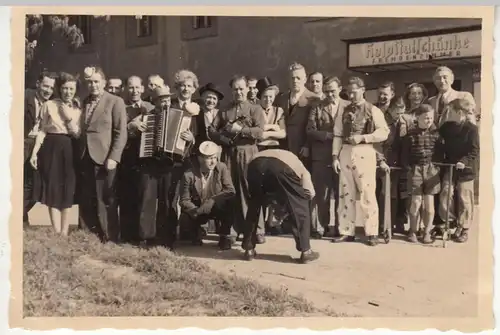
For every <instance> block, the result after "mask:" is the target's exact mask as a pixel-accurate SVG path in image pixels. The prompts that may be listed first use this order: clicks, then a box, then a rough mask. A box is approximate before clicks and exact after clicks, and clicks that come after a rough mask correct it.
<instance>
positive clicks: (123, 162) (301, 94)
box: [23, 63, 479, 263]
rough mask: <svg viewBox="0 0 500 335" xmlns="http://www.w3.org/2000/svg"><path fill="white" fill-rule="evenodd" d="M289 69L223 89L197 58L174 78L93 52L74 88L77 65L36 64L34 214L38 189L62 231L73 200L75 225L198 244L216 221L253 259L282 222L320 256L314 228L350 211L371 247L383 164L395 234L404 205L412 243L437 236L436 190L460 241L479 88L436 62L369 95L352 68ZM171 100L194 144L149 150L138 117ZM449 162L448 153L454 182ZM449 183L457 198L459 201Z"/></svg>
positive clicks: (28, 185)
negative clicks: (124, 73)
mask: <svg viewBox="0 0 500 335" xmlns="http://www.w3.org/2000/svg"><path fill="white" fill-rule="evenodd" d="M288 79H289V89H288V90H286V91H284V92H280V89H279V87H278V86H277V85H275V84H273V82H272V80H271V79H270V78H268V77H265V78H261V79H257V78H252V77H246V76H243V75H237V76H234V77H233V78H232V79H231V80H230V82H229V85H230V87H231V92H232V97H231V99H230V101H229V102H228V103H226V102H225V101H224V100H228V99H227V98H226V97H225V96H224V94H223V92H222V90H220V89H219V88H218V87H217V85H215V84H214V83H207V84H205V85H204V86H202V87H199V81H198V77H197V76H196V74H194V73H193V72H192V71H189V70H180V71H178V72H177V73H176V74H175V78H174V83H173V85H172V87H173V90H172V91H171V90H170V87H169V86H168V85H167V84H166V83H165V82H164V80H163V79H162V78H161V76H159V75H151V76H149V77H148V79H147V81H148V82H147V85H144V83H143V80H142V79H141V78H140V77H139V76H131V77H129V78H127V79H126V80H122V79H120V78H117V77H110V78H106V76H105V74H104V72H103V71H102V69H100V68H99V67H96V66H89V67H87V68H85V69H84V71H83V81H84V82H85V84H86V86H87V88H88V93H89V94H88V96H87V97H85V98H84V99H83V100H80V99H79V98H78V96H79V84H80V80H79V78H78V77H77V76H73V75H71V74H68V73H61V74H59V75H58V76H56V75H55V74H52V73H48V72H44V73H42V74H41V75H40V76H39V79H38V82H37V85H36V89H33V90H32V89H28V90H26V94H25V114H24V118H25V119H24V128H25V132H24V162H25V163H24V218H23V219H24V223H25V225H28V224H29V218H28V214H29V211H30V209H31V208H32V207H33V206H34V204H35V203H36V202H40V203H42V204H45V205H46V206H47V207H48V209H49V214H50V220H51V222H52V225H53V227H54V230H55V231H56V232H57V233H60V234H62V235H67V234H68V227H69V221H68V211H69V208H71V207H72V206H73V205H74V204H78V206H79V227H80V228H81V229H87V230H89V231H91V232H93V233H95V234H97V235H98V236H99V237H100V238H101V240H102V241H103V242H113V243H119V242H126V243H135V242H138V243H139V244H140V245H142V246H149V245H153V244H158V243H160V244H162V245H164V246H165V247H167V248H169V249H172V250H173V248H174V243H175V241H176V240H178V239H187V240H190V241H191V242H192V243H193V244H195V245H201V244H203V238H204V235H205V234H206V228H205V226H206V224H207V222H208V221H210V220H213V221H214V222H216V226H217V228H216V231H217V234H218V235H219V244H218V245H219V247H220V249H222V250H228V249H231V248H232V246H233V245H234V243H235V242H236V240H237V239H239V238H240V237H241V236H242V248H243V249H244V250H245V258H246V259H248V260H250V259H252V258H253V257H254V256H255V255H256V251H255V249H256V245H257V244H262V243H265V235H266V233H267V234H281V233H283V232H284V230H285V231H286V230H287V229H289V230H290V232H291V233H292V234H293V236H294V239H295V242H296V243H295V244H296V249H297V251H299V252H300V253H301V256H300V261H301V262H302V263H307V262H309V261H312V260H315V259H317V258H318V257H319V254H318V253H317V252H315V251H313V250H312V248H311V245H310V239H311V238H323V237H332V238H333V240H332V241H334V242H340V241H354V240H355V227H356V226H357V225H363V226H364V228H365V235H366V236H367V243H368V244H369V245H371V246H375V245H377V241H378V235H379V232H380V228H379V225H380V222H381V216H382V215H381V214H382V213H380V211H379V207H380V204H381V202H382V201H384V199H386V198H387V196H386V197H384V196H383V190H382V188H381V184H382V182H381V181H382V174H383V173H390V179H391V195H390V198H391V203H392V213H391V222H392V225H393V226H394V228H395V231H396V232H397V231H399V232H401V233H404V223H406V220H407V218H409V223H410V230H409V232H408V239H409V240H410V241H412V242H417V241H418V240H417V234H418V233H419V226H420V223H421V222H422V223H423V226H424V230H423V234H422V242H423V243H430V242H432V238H431V229H432V226H433V222H437V221H436V220H435V215H434V207H435V203H436V204H437V205H438V206H439V208H438V214H439V215H438V216H436V217H438V218H440V219H441V220H440V221H441V222H442V221H443V220H445V218H446V217H447V216H446V212H450V213H451V214H452V215H451V219H450V220H452V221H456V224H457V227H458V228H457V229H456V231H455V235H454V238H455V240H456V241H457V242H465V241H466V240H467V234H468V233H467V231H468V229H469V227H470V225H471V222H472V219H473V209H474V186H473V184H474V179H475V177H476V175H477V173H478V158H479V156H478V155H479V135H478V129H477V126H476V112H475V110H476V109H475V103H474V99H473V97H472V95H471V94H470V93H468V92H458V91H455V90H453V89H452V87H451V85H452V84H453V80H454V77H453V72H452V71H451V70H450V69H449V68H447V67H439V68H438V69H436V71H435V74H434V78H433V79H434V83H435V85H436V87H437V89H438V91H439V94H438V95H437V96H435V97H431V98H428V97H427V93H426V89H425V87H424V86H423V85H420V84H418V83H416V84H412V85H410V86H409V87H408V89H407V92H406V93H405V94H404V95H402V96H396V94H395V90H394V85H393V84H392V83H384V84H383V85H381V86H380V88H379V89H378V93H379V94H378V101H377V102H375V103H373V104H372V103H370V102H368V101H366V100H365V85H364V82H363V80H362V79H361V78H359V77H352V78H350V79H349V80H348V81H347V82H346V83H345V89H343V87H342V86H343V85H342V83H341V81H340V80H339V78H337V77H334V76H328V77H325V76H324V75H323V74H322V73H319V72H313V73H311V74H309V75H308V74H307V72H306V69H305V68H304V66H302V65H301V64H298V63H293V64H292V65H291V66H290V67H289V78H288ZM197 91H198V93H199V97H198V98H195V93H196V92H197ZM170 108H177V109H180V110H183V111H186V113H188V114H189V115H191V116H192V121H191V124H190V126H189V129H188V130H185V131H183V132H182V133H181V134H180V139H182V140H183V141H185V143H186V144H187V146H186V151H185V154H184V155H167V154H165V153H163V154H157V155H155V156H154V157H140V155H139V150H140V145H141V134H142V133H143V132H144V131H146V130H147V129H148V125H147V123H146V122H145V119H144V116H145V115H149V114H155V113H159V112H162V111H164V110H167V113H168V110H169V109H170ZM440 164H451V165H454V166H455V168H456V170H457V172H456V173H455V179H454V180H453V182H452V184H451V185H450V184H449V183H447V180H448V179H447V177H446V173H447V172H446V171H447V170H446V169H440ZM455 194H456V196H455ZM435 195H439V196H435ZM448 197H454V198H456V199H457V201H456V203H455V202H451V204H452V206H451V207H450V208H447V204H448V202H447V201H446V199H448ZM455 204H456V205H455ZM178 227H180V230H179V234H178ZM178 235H179V236H178Z"/></svg>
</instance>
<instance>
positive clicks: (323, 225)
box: [307, 77, 349, 238]
mask: <svg viewBox="0 0 500 335" xmlns="http://www.w3.org/2000/svg"><path fill="white" fill-rule="evenodd" d="M323 87H324V88H323V89H322V91H323V92H324V94H325V99H323V100H322V102H321V103H320V104H319V105H318V106H316V107H315V108H313V109H312V111H311V114H310V115H309V122H308V124H307V136H308V137H309V142H310V144H311V161H312V166H311V167H312V180H313V184H314V188H315V190H316V196H315V197H314V198H313V203H312V205H313V210H314V212H315V214H316V213H317V215H313V222H312V232H311V236H312V237H313V238H321V237H322V236H325V237H335V236H336V235H338V229H339V227H338V218H337V215H336V214H337V207H338V199H339V198H338V195H339V194H338V193H339V192H338V185H339V178H338V174H337V173H335V172H334V171H333V169H332V158H331V155H332V143H333V125H334V123H335V119H336V118H337V115H339V114H342V111H343V110H344V108H345V107H346V106H348V105H349V101H346V100H343V99H341V98H340V92H341V91H342V86H341V83H340V80H339V79H338V78H337V77H328V78H326V79H325V83H324V86H323ZM332 203H333V204H334V206H332ZM332 213H333V217H331V214H332Z"/></svg>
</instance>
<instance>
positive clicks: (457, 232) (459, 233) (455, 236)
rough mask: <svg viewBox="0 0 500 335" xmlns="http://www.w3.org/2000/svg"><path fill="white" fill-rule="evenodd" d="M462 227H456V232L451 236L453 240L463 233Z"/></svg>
mask: <svg viewBox="0 0 500 335" xmlns="http://www.w3.org/2000/svg"><path fill="white" fill-rule="evenodd" d="M462 231H463V230H462V228H457V229H455V232H454V233H453V235H452V236H451V238H452V239H453V240H457V239H458V238H460V235H462Z"/></svg>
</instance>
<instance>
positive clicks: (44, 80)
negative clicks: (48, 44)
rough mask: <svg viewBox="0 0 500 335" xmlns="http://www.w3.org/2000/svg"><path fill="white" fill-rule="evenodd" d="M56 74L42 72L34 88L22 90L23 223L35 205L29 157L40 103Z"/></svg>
mask: <svg viewBox="0 0 500 335" xmlns="http://www.w3.org/2000/svg"><path fill="white" fill-rule="evenodd" d="M55 82H56V74H54V73H49V72H42V73H41V74H40V76H39V77H38V80H37V82H36V89H34V90H33V89H26V91H25V92H24V167H23V169H24V187H23V189H24V195H23V198H24V201H23V224H24V226H25V227H27V226H29V217H28V213H29V211H30V210H31V209H32V208H33V206H35V204H36V201H35V200H34V199H35V198H36V197H35V196H34V194H33V189H34V187H33V186H34V184H36V183H38V182H39V178H40V176H39V172H38V171H37V170H35V169H33V167H32V166H31V164H30V161H29V159H30V157H31V153H32V151H33V147H34V146H35V140H36V136H37V135H38V129H39V127H40V121H41V120H42V115H41V109H42V105H43V104H44V103H45V102H46V101H47V100H49V99H50V98H51V97H52V94H53V93H54V85H55Z"/></svg>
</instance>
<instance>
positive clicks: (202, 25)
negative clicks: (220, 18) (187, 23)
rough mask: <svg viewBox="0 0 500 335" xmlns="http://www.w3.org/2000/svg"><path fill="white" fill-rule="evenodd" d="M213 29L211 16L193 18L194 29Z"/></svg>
mask: <svg viewBox="0 0 500 335" xmlns="http://www.w3.org/2000/svg"><path fill="white" fill-rule="evenodd" d="M211 27H212V17H211V16H193V29H195V30H197V29H206V28H211Z"/></svg>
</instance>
